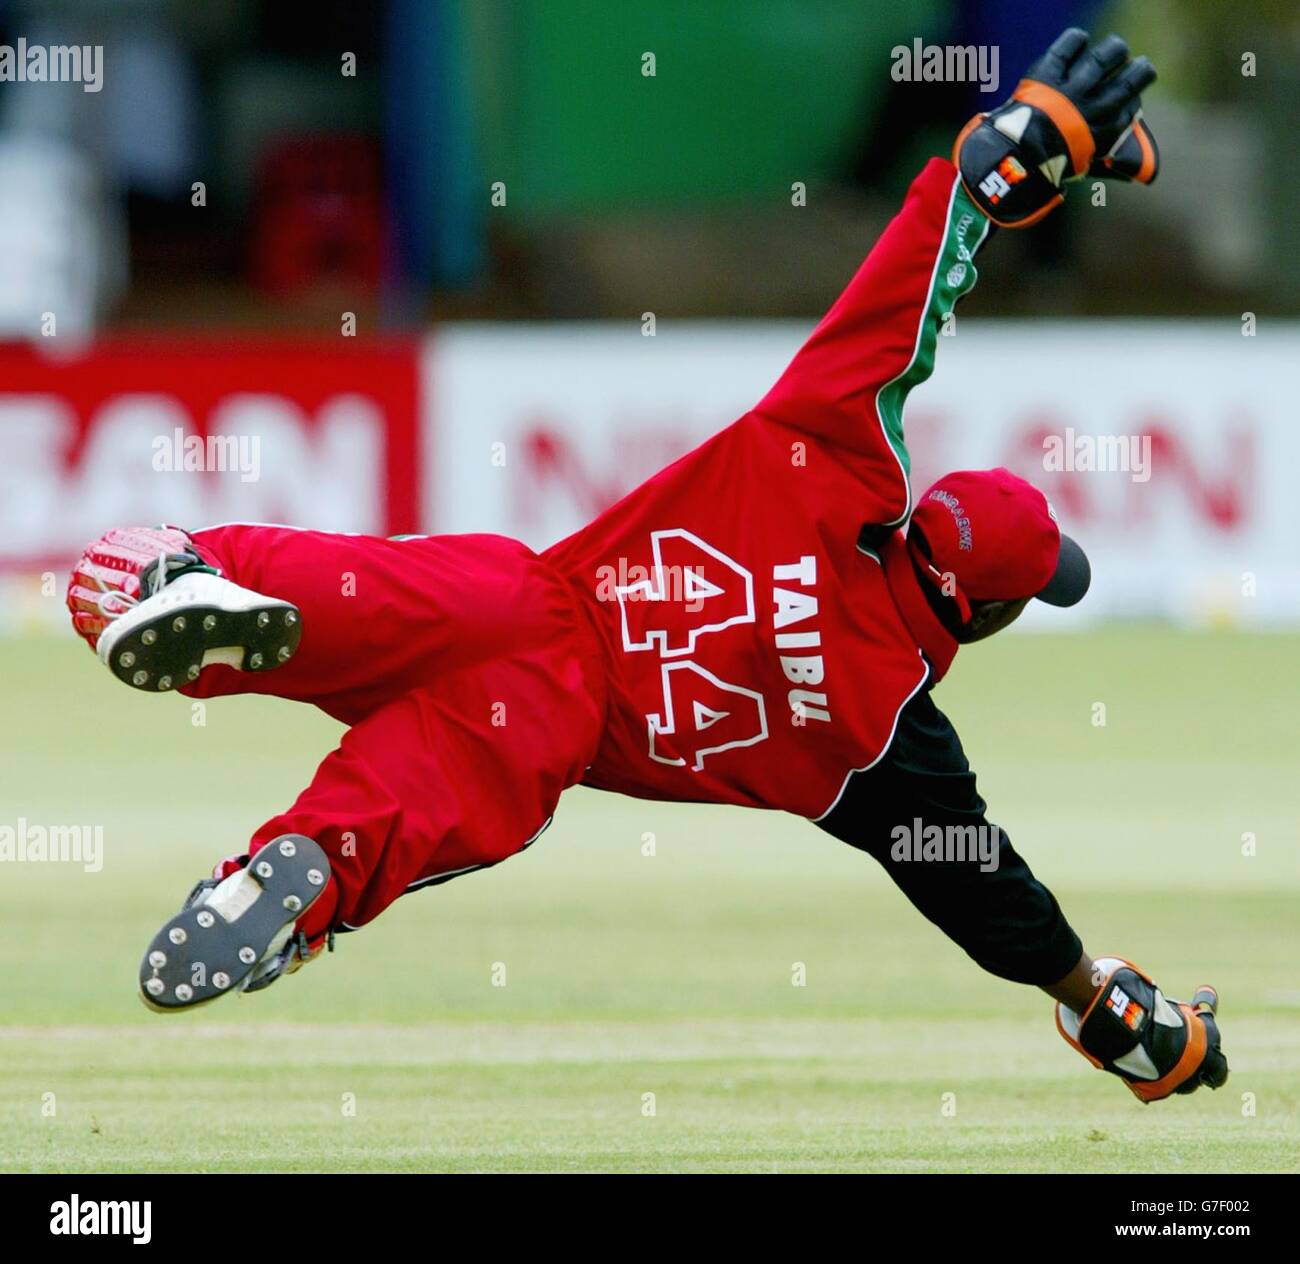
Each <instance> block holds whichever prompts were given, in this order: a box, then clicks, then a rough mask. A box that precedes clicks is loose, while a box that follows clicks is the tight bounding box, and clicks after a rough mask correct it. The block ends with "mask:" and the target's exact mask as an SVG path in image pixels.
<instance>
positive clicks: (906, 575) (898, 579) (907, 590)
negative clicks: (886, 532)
mask: <svg viewBox="0 0 1300 1264" xmlns="http://www.w3.org/2000/svg"><path fill="white" fill-rule="evenodd" d="M880 561H881V565H882V566H883V567H884V571H885V582H886V583H887V584H888V585H889V591H890V594H891V595H892V596H893V598H894V604H895V605H896V606H897V607H898V613H899V614H900V615H902V616H903V622H904V623H905V624H906V625H907V630H908V631H909V632H911V634H912V636H913V637H914V638H915V639H916V643H917V645H918V646H919V647H920V650H921V653H922V654H924V655H925V658H926V661H927V662H928V663H929V664H930V670H931V672H932V678H933V679H934V680H936V681H938V680H941V679H942V678H943V677H944V675H945V674H946V673H947V671H948V668H949V667H950V666H951V665H952V660H953V658H954V657H956V654H957V642H956V640H954V639H953V636H952V633H950V632H949V631H948V629H947V628H945V627H944V626H943V624H942V623H940V622H939V619H938V616H937V615H936V614H935V613H934V611H933V610H931V609H930V603H929V602H928V601H926V599H925V594H924V593H923V592H922V591H921V584H920V581H919V580H918V579H917V577H916V571H915V570H914V569H913V567H912V555H911V553H910V552H909V551H908V548H907V543H906V541H905V539H904V537H903V533H902V532H901V531H895V532H894V533H893V535H891V536H890V537H889V539H888V540H886V541H885V544H884V547H883V548H882V549H881V551H880Z"/></svg>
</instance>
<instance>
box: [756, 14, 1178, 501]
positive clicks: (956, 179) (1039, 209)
mask: <svg viewBox="0 0 1300 1264" xmlns="http://www.w3.org/2000/svg"><path fill="white" fill-rule="evenodd" d="M1154 79H1155V69H1154V68H1153V67H1152V65H1151V63H1150V62H1149V61H1147V59H1146V58H1145V57H1139V58H1137V59H1136V60H1133V61H1130V60H1129V55H1128V46H1127V45H1126V44H1125V43H1124V41H1123V40H1122V39H1120V38H1119V37H1118V36H1115V35H1111V36H1108V37H1107V38H1106V39H1104V40H1101V41H1099V42H1098V43H1097V44H1095V45H1093V46H1091V47H1089V46H1088V36H1087V35H1086V34H1085V33H1084V32H1083V31H1079V30H1075V29H1071V30H1068V31H1066V32H1065V33H1064V34H1063V35H1061V36H1060V37H1059V38H1058V39H1057V40H1056V41H1055V42H1054V43H1053V44H1052V46H1051V48H1049V49H1048V50H1047V52H1046V53H1045V54H1044V55H1043V56H1042V57H1041V58H1039V60H1038V61H1037V62H1035V63H1034V65H1033V67H1031V69H1030V71H1029V73H1028V75H1027V76H1026V77H1025V79H1024V80H1022V81H1021V83H1020V84H1019V85H1018V87H1017V88H1016V91H1015V93H1014V94H1013V95H1012V97H1011V98H1010V99H1009V100H1008V101H1006V102H1005V103H1004V104H1002V105H1001V106H999V107H998V108H997V109H996V110H993V111H991V112H990V113H988V114H980V115H976V117H975V118H973V119H972V120H971V121H970V122H969V123H968V124H967V125H966V127H965V128H963V129H962V131H961V133H960V134H959V136H958V137H957V141H956V144H955V145H954V147H953V161H952V162H951V163H949V162H945V161H944V160H942V159H937V158H936V159H932V160H931V161H930V162H929V163H928V164H927V165H926V167H925V169H924V170H923V171H922V172H921V174H920V175H919V176H917V178H916V180H915V181H914V182H913V184H912V187H911V189H910V190H909V191H908V194H907V198H906V200H905V201H904V203H903V206H902V209H901V210H900V211H899V212H898V214H897V215H896V216H895V217H894V219H893V220H891V221H890V223H889V225H888V227H887V228H886V229H885V231H884V233H883V234H881V237H880V240H879V241H878V242H877V243H876V245H875V247H874V248H873V249H872V251H871V253H870V254H869V255H868V256H867V258H866V260H865V261H864V262H863V264H862V266H861V267H860V268H859V269H858V271H857V273H856V274H855V276H854V277H853V279H852V280H851V281H850V282H849V284H848V286H847V287H846V288H845V290H844V292H843V293H842V294H841V295H840V297H839V298H838V299H837V300H836V302H835V304H834V306H833V307H832V308H831V309H830V311H829V312H827V314H826V316H825V317H824V318H823V319H822V321H821V323H820V324H819V325H818V326H817V328H816V329H815V330H814V331H813V333H812V335H811V337H810V338H809V339H808V341H807V342H806V343H805V344H804V345H803V346H802V347H801V348H800V350H799V351H798V353H797V354H796V355H795V358H794V359H793V360H792V361H791V363H790V365H789V367H788V368H787V369H786V371H785V372H784V373H783V374H782V375H781V377H780V379H779V380H778V381H777V383H776V385H775V386H774V387H773V388H772V389H771V391H769V392H768V394H767V395H766V396H765V397H764V398H763V400H762V401H761V402H760V403H759V405H758V407H757V408H756V409H755V410H754V414H755V416H756V417H757V418H759V419H760V420H761V419H766V420H768V421H775V422H777V423H779V424H782V425H784V426H787V427H789V428H791V429H794V430H796V431H799V432H801V433H803V434H806V435H809V436H812V437H815V438H817V439H819V440H822V441H823V442H826V443H828V444H829V445H831V446H832V447H833V449H834V451H835V454H836V456H837V458H838V459H840V460H841V461H842V462H843V463H844V465H845V466H846V468H848V469H849V470H851V471H852V472H853V473H855V474H856V475H857V476H858V477H859V479H860V481H861V482H862V483H863V485H864V487H863V491H864V494H863V498H862V502H861V512H862V519H863V521H871V522H880V523H888V524H891V525H892V524H901V523H902V522H903V521H905V520H906V518H907V515H908V512H909V511H910V508H911V492H910V488H909V482H908V474H909V468H910V461H909V457H908V453H907V448H906V445H905V443H904V434H903V405H904V402H905V401H906V399H907V396H908V394H909V392H910V391H911V390H912V389H913V388H914V387H916V386H918V385H920V383H922V382H924V381H925V380H926V379H927V378H928V377H929V376H930V374H931V372H932V371H933V369H934V359H935V351H936V349H937V346H938V340H939V336H940V333H941V332H942V330H943V327H944V324H945V322H946V321H947V320H949V319H950V318H951V314H952V312H953V310H954V309H955V307H956V305H957V303H958V302H959V301H960V300H961V299H962V298H963V297H964V296H965V295H966V294H968V293H969V292H970V291H971V290H972V289H973V288H974V286H975V282H976V279H977V274H976V270H975V265H974V258H975V254H976V252H977V251H978V250H979V249H980V247H981V246H982V245H983V244H984V242H985V241H986V240H987V238H988V236H989V233H990V231H991V228H992V226H993V225H994V224H998V225H1003V226H1006V227H1012V228H1021V227H1025V226H1027V225H1029V224H1033V223H1036V222H1037V221H1038V220H1039V219H1041V218H1042V217H1043V216H1044V215H1046V214H1047V213H1048V212H1049V211H1050V210H1052V208H1053V207H1055V206H1058V205H1059V204H1060V203H1061V201H1062V198H1063V192H1062V190H1063V187H1064V185H1065V184H1066V183H1067V182H1068V181H1070V180H1074V179H1078V178H1081V177H1083V176H1084V175H1088V174H1092V175H1094V176H1097V177H1099V178H1106V179H1118V180H1134V181H1138V182H1141V183H1147V184H1149V183H1150V182H1151V181H1152V180H1153V179H1154V178H1155V174H1156V169H1157V165H1158V160H1157V156H1156V148H1155V141H1154V139H1153V138H1152V136H1151V132H1150V130H1149V129H1148V127H1147V125H1146V123H1145V121H1144V119H1143V117H1142V112H1141V108H1142V101H1141V96H1140V93H1141V91H1142V89H1143V88H1145V87H1146V86H1147V85H1148V84H1150V83H1152V82H1153V81H1154Z"/></svg>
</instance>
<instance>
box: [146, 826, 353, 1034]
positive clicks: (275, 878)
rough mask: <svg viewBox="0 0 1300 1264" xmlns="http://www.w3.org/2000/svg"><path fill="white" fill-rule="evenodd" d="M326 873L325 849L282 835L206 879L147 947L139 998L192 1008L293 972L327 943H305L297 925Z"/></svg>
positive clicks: (160, 1006) (169, 1007) (162, 1006)
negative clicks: (247, 858)
mask: <svg viewBox="0 0 1300 1264" xmlns="http://www.w3.org/2000/svg"><path fill="white" fill-rule="evenodd" d="M329 879H330V864H329V861H328V860H327V859H326V857H325V853H324V852H323V851H322V850H321V848H320V846H319V844H317V843H315V842H314V841H313V840H312V839H310V838H308V837H307V836H306V835H305V834H281V835H280V837H279V838H274V839H272V840H271V841H270V842H269V843H267V844H266V846H265V847H263V848H262V849H261V850H260V851H259V852H258V853H257V854H256V855H255V856H253V857H252V859H251V860H250V861H249V862H248V863H247V864H246V865H245V866H244V867H243V868H241V869H237V870H235V872H234V873H232V874H230V875H229V876H228V877H226V878H205V879H204V880H203V881H202V882H200V883H198V884H197V885H196V886H195V888H194V889H193V890H192V891H191V892H190V894H189V896H188V897H187V898H186V900H185V906H184V907H183V908H182V909H181V911H180V912H179V913H177V914H176V916H175V917H173V918H172V919H171V920H170V921H169V922H167V923H166V924H165V925H164V926H163V928H162V929H161V930H160V931H159V932H158V933H157V934H156V935H155V936H154V937H153V942H152V943H150V945H149V948H148V950H147V951H146V952H145V954H144V960H143V961H142V962H141V963H140V996H141V998H142V999H143V1001H144V1003H145V1004H146V1005H147V1006H149V1008H150V1009H153V1010H158V1011H159V1012H161V1013H172V1012H174V1011H177V1010H183V1009H193V1008H194V1007H195V1006H196V1005H204V1004H206V1003H207V1002H208V1001H213V1000H216V998H217V997H219V996H224V995H225V994H226V993H227V992H256V991H259V990H260V989H262V988H264V987H269V986H270V985H271V984H272V983H274V982H275V980H276V979H278V978H279V977H280V976H281V975H282V974H292V973H293V971H295V970H297V969H298V968H299V967H301V966H303V965H304V964H306V962H308V961H310V960H311V959H312V958H313V957H315V956H316V955H317V954H318V953H319V952H320V951H321V949H322V948H323V947H325V946H326V944H327V942H328V939H329V936H328V935H319V936H317V938H316V939H315V940H314V941H312V942H310V943H309V942H308V940H307V937H306V935H304V934H303V933H302V932H301V931H295V929H294V927H295V925H296V923H297V922H298V920H299V919H300V918H301V917H302V916H303V914H304V913H306V912H307V910H308V909H309V908H311V906H312V905H313V904H314V903H315V902H316V900H317V899H319V898H320V896H321V894H322V893H323V892H324V890H325V888H326V886H327V885H328V883H329Z"/></svg>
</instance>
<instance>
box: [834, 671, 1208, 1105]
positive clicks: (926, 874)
mask: <svg viewBox="0 0 1300 1264" xmlns="http://www.w3.org/2000/svg"><path fill="white" fill-rule="evenodd" d="M817 824H818V825H819V826H820V827H821V828H822V829H824V830H825V831H826V832H827V833H829V834H832V835H834V836H835V837H836V838H839V839H842V840H843V841H844V842H846V843H849V844H850V845H852V846H854V847H856V848H858V849H859V850H861V851H865V852H867V853H868V854H869V855H871V856H873V857H874V858H875V859H876V860H877V861H879V863H880V864H881V866H882V867H883V868H884V869H885V871H886V872H887V873H888V874H889V876H890V878H891V879H893V881H894V882H895V883H896V884H897V885H898V887H899V888H900V889H901V890H902V892H903V893H904V895H906V896H907V898H908V899H909V900H910V901H911V902H912V904H913V905H915V907H916V908H917V910H918V911H919V912H920V913H921V914H922V915H923V916H925V917H926V918H927V919H928V920H929V921H930V922H932V923H933V924H934V925H935V926H937V927H938V928H939V929H940V930H941V931H943V933H944V934H945V935H947V936H948V938H949V939H951V940H952V941H953V942H954V943H956V944H957V945H958V946H959V947H960V948H962V949H963V950H964V951H965V952H966V953H967V954H968V955H969V956H970V957H971V958H972V959H973V960H974V961H975V962H976V963H977V964H978V965H979V966H980V967H981V968H982V969H984V970H987V971H988V972H989V973H990V974H994V975H996V976H997V977H998V978H1001V979H1007V980H1009V981H1010V982H1013V983H1021V984H1027V985H1030V986H1034V987H1039V988H1041V989H1042V990H1043V991H1044V992H1046V993H1047V994H1048V995H1049V996H1051V997H1052V998H1053V999H1054V1000H1056V1001H1057V1002H1058V1005H1057V1009H1056V1023H1057V1028H1058V1029H1059V1030H1060V1032H1061V1035H1062V1036H1064V1037H1065V1039H1066V1040H1067V1041H1068V1042H1069V1043H1070V1044H1071V1045H1072V1046H1073V1047H1074V1048H1075V1049H1077V1050H1078V1051H1079V1052H1080V1053H1082V1054H1083V1056H1084V1057H1085V1058H1087V1059H1088V1061H1089V1062H1091V1063H1092V1065H1093V1066H1096V1067H1101V1068H1102V1069H1104V1070H1107V1071H1110V1072H1111V1073H1112V1074H1114V1075H1118V1076H1119V1077H1120V1078H1121V1079H1123V1080H1124V1082H1125V1083H1126V1084H1127V1085H1128V1087H1129V1088H1130V1089H1131V1090H1132V1092H1133V1094H1134V1096H1136V1097H1137V1098H1139V1099H1140V1100H1141V1101H1144V1102H1149V1101H1157V1100H1159V1099H1160V1098H1162V1097H1168V1096H1170V1095H1171V1094H1174V1093H1190V1092H1192V1091H1193V1090H1194V1089H1196V1088H1197V1087H1199V1086H1200V1085H1202V1084H1205V1085H1208V1086H1209V1087H1210V1088H1218V1087H1219V1086H1220V1085H1221V1084H1223V1082H1224V1081H1225V1080H1226V1079H1227V1077H1228V1064H1227V1060H1226V1059H1225V1058H1224V1056H1223V1053H1222V1051H1221V1050H1220V1048H1219V1029H1218V1023H1217V1020H1216V1018H1215V1014H1214V1011H1215V1008H1216V1007H1217V997H1216V996H1215V995H1214V993H1213V990H1212V989H1208V988H1201V989H1197V991H1196V992H1195V993H1194V994H1193V996H1192V1000H1191V1002H1190V1003H1189V1004H1182V1003H1180V1002H1177V1001H1168V1000H1166V998H1165V997H1164V995H1163V994H1162V992H1161V991H1160V989H1159V988H1158V987H1157V986H1156V985H1155V983H1153V982H1152V981H1151V979H1150V977H1149V976H1147V975H1146V974H1144V973H1143V972H1142V971H1141V970H1139V969H1138V968H1137V967H1136V966H1134V965H1132V964H1131V963H1130V962H1128V961H1124V960H1122V959H1120V958H1114V957H1102V958H1099V959H1098V960H1096V961H1093V960H1092V959H1091V958H1090V957H1089V956H1088V954H1087V953H1086V952H1084V950H1083V945H1082V943H1081V942H1080V939H1079V937H1078V935H1077V934H1075V932H1074V930H1073V928H1072V927H1071V926H1070V924H1069V922H1068V921H1067V920H1066V918H1065V915H1064V914H1063V913H1062V911H1061V908H1060V905H1059V904H1058V903H1057V901H1056V898H1055V897H1054V896H1053V895H1052V893H1051V891H1049V890H1048V889H1047V887H1046V886H1044V885H1043V883H1042V882H1040V881H1039V880H1038V879H1037V878H1036V877H1035V876H1034V874H1033V872H1032V871H1031V870H1030V868H1029V866H1028V865H1027V864H1026V863H1025V861H1024V859H1023V858H1022V857H1021V856H1020V855H1019V853H1017V851H1016V850H1015V848H1014V847H1013V846H1012V845H1011V840H1010V839H1009V838H1008V837H1007V836H1006V833H1005V832H1004V831H1003V830H1002V829H1000V828H999V827H998V826H996V825H993V824H991V823H990V822H989V820H988V817H987V815H986V806H985V803H984V800H983V798H982V797H981V796H980V794H979V792H978V789H977V788H976V780H975V774H974V773H973V772H972V771H971V767H970V764H969V762H968V761H967V759H966V756H965V753H964V752H963V750H962V747H961V742H960V740H959V739H958V737H957V734H956V731H955V730H954V729H953V727H952V725H951V724H950V723H949V721H948V719H947V717H946V716H944V714H943V713H942V712H941V711H940V710H939V709H938V708H937V707H936V706H935V705H934V702H933V700H932V699H931V697H930V695H929V694H922V695H920V696H919V697H917V698H915V699H913V701H912V702H910V703H909V704H908V705H907V706H906V707H905V708H904V709H903V711H902V713H901V714H900V716H899V718H898V725H897V729H896V732H895V738H894V742H893V744H892V745H891V747H890V749H889V751H888V752H887V753H886V755H885V756H884V757H883V758H882V759H881V760H879V761H878V762H877V763H876V764H874V765H873V766H872V767H871V768H869V769H864V770H863V771H862V772H860V773H858V774H856V775H855V776H854V777H853V778H852V779H851V780H850V782H849V783H848V785H847V786H846V787H845V790H844V793H843V794H842V795H841V797H840V799H839V800H838V801H837V803H836V805H835V807H834V808H833V809H832V810H831V811H830V812H829V813H827V814H826V816H824V817H821V818H820V819H819V820H818V821H817Z"/></svg>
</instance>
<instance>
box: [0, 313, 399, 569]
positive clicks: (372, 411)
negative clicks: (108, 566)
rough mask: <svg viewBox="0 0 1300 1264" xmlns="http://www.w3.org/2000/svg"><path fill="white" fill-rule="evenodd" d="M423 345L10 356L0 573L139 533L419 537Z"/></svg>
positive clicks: (4, 392)
mask: <svg viewBox="0 0 1300 1264" xmlns="http://www.w3.org/2000/svg"><path fill="white" fill-rule="evenodd" d="M419 372H420V351H419V342H418V340H409V341H406V342H401V341H395V342H392V343H383V344H377V343H374V342H361V341H350V340H347V339H340V338H328V339H327V338H320V339H315V340H310V339H275V338H269V339H268V338H264V339H258V340H251V339H250V340H243V339H239V340H236V339H230V338H223V339H214V338H202V337H198V338H183V339H182V338H123V339H119V340H115V341H106V342H101V343H98V344H95V345H94V346H91V347H82V348H79V349H77V350H74V351H72V352H71V353H67V354H61V355H50V354H46V353H45V352H44V350H43V348H35V347H30V346H25V345H17V344H15V345H9V346H3V347H0V570H8V571H14V570H20V569H21V570H28V571H31V570H41V569H43V568H45V567H47V566H59V565H63V564H66V563H67V562H68V561H70V560H71V559H73V558H75V557H76V555H77V553H78V552H79V551H80V549H81V547H82V545H83V544H85V542H86V541H88V540H91V539H93V538H94V537H95V536H96V535H98V534H99V533H100V532H102V531H103V530H104V529H105V528H107V527H109V526H112V525H114V524H123V523H158V522H171V523H175V524H177V525H180V526H200V525H204V524H210V523H216V522H230V521H252V522H290V523H295V524H299V525H302V526H313V527H322V528H326V529H330V530H338V531H365V532H377V533H387V534H393V533H397V532H400V531H411V530H415V529H416V527H417V525H418V514H419V501H420V495H421V490H420V488H419V485H418V477H419V475H418V460H419V443H418V429H419V425H420V416H419V387H420V383H419Z"/></svg>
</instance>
